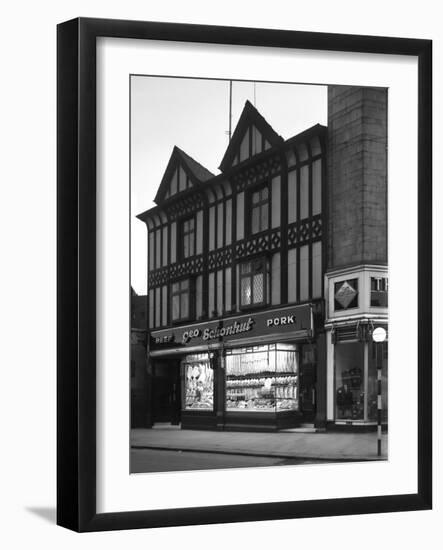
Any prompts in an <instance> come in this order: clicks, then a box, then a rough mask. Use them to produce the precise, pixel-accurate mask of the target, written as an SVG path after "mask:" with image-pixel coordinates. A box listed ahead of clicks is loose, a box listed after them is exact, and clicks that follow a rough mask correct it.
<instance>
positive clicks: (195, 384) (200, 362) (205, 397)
mask: <svg viewBox="0 0 443 550" xmlns="http://www.w3.org/2000/svg"><path fill="white" fill-rule="evenodd" d="M182 368H183V376H184V386H185V391H184V394H185V409H208V410H213V409H214V371H213V369H212V365H211V361H210V358H209V356H208V354H205V353H202V354H196V355H187V356H186V357H185V359H184V361H183V362H182Z"/></svg>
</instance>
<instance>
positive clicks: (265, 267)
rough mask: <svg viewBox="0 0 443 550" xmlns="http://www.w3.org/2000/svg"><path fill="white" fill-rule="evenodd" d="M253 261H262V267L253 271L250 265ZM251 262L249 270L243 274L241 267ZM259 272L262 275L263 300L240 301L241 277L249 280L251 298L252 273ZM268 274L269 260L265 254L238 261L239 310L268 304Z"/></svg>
mask: <svg viewBox="0 0 443 550" xmlns="http://www.w3.org/2000/svg"><path fill="white" fill-rule="evenodd" d="M254 262H262V264H263V269H262V270H261V271H254V270H253V269H252V265H253V263H254ZM248 263H249V264H251V270H250V271H249V272H248V273H246V274H244V273H242V267H243V266H244V265H245V264H248ZM258 273H261V274H262V275H263V300H262V301H261V302H252V301H251V303H250V304H243V302H242V280H243V279H249V281H250V288H251V298H253V278H254V275H256V274H258ZM268 275H269V262H268V258H267V257H266V256H255V257H254V258H249V259H248V260H244V261H242V262H239V273H238V278H239V280H238V285H239V302H240V303H239V308H240V310H241V311H248V310H253V309H257V308H261V307H263V306H267V305H268V300H267V296H268V288H267V287H268Z"/></svg>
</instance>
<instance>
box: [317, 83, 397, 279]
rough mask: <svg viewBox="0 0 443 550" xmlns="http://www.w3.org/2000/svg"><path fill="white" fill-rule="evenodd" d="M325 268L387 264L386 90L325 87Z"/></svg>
mask: <svg viewBox="0 0 443 550" xmlns="http://www.w3.org/2000/svg"><path fill="white" fill-rule="evenodd" d="M327 178H328V180H327V181H328V216H329V246H328V265H327V269H329V270H330V269H336V268H339V267H345V266H347V265H358V264H364V263H369V264H385V263H387V90H386V89H382V88H363V87H354V86H329V87H328V176H327Z"/></svg>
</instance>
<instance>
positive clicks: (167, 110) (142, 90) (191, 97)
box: [131, 76, 327, 294]
mask: <svg viewBox="0 0 443 550" xmlns="http://www.w3.org/2000/svg"><path fill="white" fill-rule="evenodd" d="M246 100H249V101H250V102H251V103H252V104H253V105H255V107H256V109H257V110H258V111H259V112H260V113H261V114H262V115H263V116H264V118H265V119H266V120H267V122H268V123H269V124H270V125H271V126H272V127H273V128H274V130H275V131H276V132H277V134H280V135H281V136H282V137H283V138H284V139H288V138H290V137H292V136H294V135H296V134H298V133H300V132H302V131H303V130H306V129H307V128H309V127H310V126H313V125H314V124H317V123H319V124H324V125H326V122H327V87H326V86H312V85H302V84H291V83H284V84H282V83H268V82H256V83H254V82H249V81H248V82H245V81H233V84H232V131H234V129H235V126H236V124H237V122H238V119H239V117H240V115H241V112H242V110H243V107H244V105H245V102H246ZM228 130H229V80H205V79H194V78H168V77H157V76H155V77H154V76H132V77H131V284H132V287H133V288H134V290H135V291H136V292H137V293H138V294H146V286H147V265H146V260H147V238H146V237H147V230H146V225H145V224H144V223H143V222H141V221H140V220H138V219H137V218H136V217H135V216H136V215H137V214H140V213H141V212H144V211H145V210H148V209H149V208H151V207H152V206H154V202H153V199H154V197H155V195H156V192H157V189H158V186H159V185H160V181H161V179H162V177H163V174H164V172H165V170H166V166H167V164H168V161H169V158H170V156H171V153H172V149H173V148H174V145H177V146H178V147H180V148H181V149H183V150H184V151H185V152H186V153H188V155H190V156H191V157H193V158H194V159H195V160H197V161H198V162H199V163H200V164H202V165H203V166H205V167H206V168H207V169H208V170H210V171H211V172H213V173H214V174H218V173H219V172H220V171H219V169H218V166H219V164H220V162H221V159H222V158H223V155H224V152H225V151H226V148H227V146H228V140H229V138H228Z"/></svg>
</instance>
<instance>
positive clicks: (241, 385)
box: [226, 344, 299, 412]
mask: <svg viewBox="0 0 443 550" xmlns="http://www.w3.org/2000/svg"><path fill="white" fill-rule="evenodd" d="M298 355H299V354H298V349H297V346H296V345H294V344H270V345H266V346H253V347H250V348H241V349H233V350H227V351H226V410H227V411H263V412H265V411H272V412H275V411H277V412H278V411H285V410H298V364H299V360H298Z"/></svg>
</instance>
